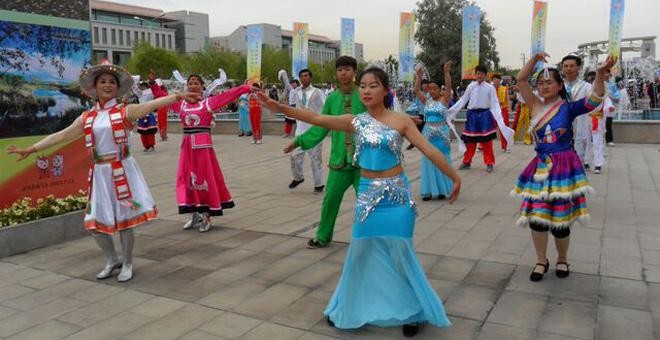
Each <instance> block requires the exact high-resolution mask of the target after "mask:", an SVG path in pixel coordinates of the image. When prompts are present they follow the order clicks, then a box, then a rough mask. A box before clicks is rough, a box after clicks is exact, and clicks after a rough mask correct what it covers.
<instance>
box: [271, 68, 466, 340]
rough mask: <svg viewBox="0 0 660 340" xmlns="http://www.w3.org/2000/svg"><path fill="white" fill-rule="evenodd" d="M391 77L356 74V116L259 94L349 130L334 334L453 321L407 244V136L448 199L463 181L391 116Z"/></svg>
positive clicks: (308, 118)
mask: <svg viewBox="0 0 660 340" xmlns="http://www.w3.org/2000/svg"><path fill="white" fill-rule="evenodd" d="M388 90H389V80H388V78H387V75H386V74H385V72H384V71H383V70H381V69H379V68H369V69H367V70H365V71H364V72H363V73H362V74H361V75H360V98H361V100H362V102H363V103H364V105H365V106H366V107H367V110H368V112H365V113H361V114H359V115H357V116H352V115H350V114H347V115H342V116H327V115H319V114H316V113H314V112H312V111H307V110H301V109H295V108H292V107H289V106H286V105H283V104H280V103H278V102H275V101H273V100H271V99H269V98H268V97H267V96H266V95H265V94H263V93H259V94H258V96H259V98H260V99H261V101H262V102H263V103H264V105H266V106H267V107H268V108H269V109H271V110H274V111H276V112H284V113H285V114H286V115H287V116H289V117H292V118H295V119H298V120H302V121H305V122H308V123H310V124H313V125H319V126H323V127H325V128H328V129H333V130H342V131H348V132H352V133H354V138H355V154H354V158H353V159H354V162H355V163H356V165H357V166H359V167H360V168H361V170H360V175H361V178H360V184H359V188H358V197H357V200H356V207H355V218H354V222H353V236H352V241H351V243H350V245H349V248H348V253H347V255H346V259H345V261H344V268H343V270H342V275H341V278H340V279H339V283H338V284H337V288H336V289H335V292H334V294H333V295H332V298H331V299H330V302H329V303H328V306H327V308H326V310H325V312H324V314H325V315H326V316H327V320H328V323H330V324H331V325H332V326H334V327H337V328H339V329H355V328H360V327H362V326H364V325H367V324H369V325H375V326H380V327H392V326H403V334H404V336H414V335H415V334H417V332H418V329H419V324H420V323H424V322H428V323H430V324H432V325H434V326H437V327H446V326H449V325H451V322H450V321H449V319H448V318H447V315H446V314H445V310H444V307H443V305H442V302H441V301H440V298H439V297H438V295H437V294H436V293H435V291H434V290H433V288H431V285H430V284H429V282H428V280H427V279H426V276H425V274H424V271H423V269H422V266H421V265H420V262H419V260H418V258H417V255H416V253H415V249H414V245H413V234H414V229H415V203H414V202H413V200H412V197H411V194H410V184H409V181H408V178H407V177H406V175H405V173H404V172H403V165H402V153H401V152H402V150H401V145H402V143H403V138H404V137H405V138H406V139H408V140H409V141H410V142H411V143H412V144H413V145H415V146H416V147H417V148H418V149H419V150H420V151H421V152H422V153H424V155H426V156H427V157H428V158H429V159H430V160H431V161H432V162H433V163H434V164H435V165H436V166H437V167H438V168H440V169H441V170H442V171H443V172H444V173H445V174H447V175H448V176H449V177H450V178H451V179H452V181H453V190H452V192H451V193H450V195H449V202H450V203H451V202H453V201H454V200H456V198H457V197H458V193H459V191H460V187H461V180H460V178H459V177H458V174H457V173H456V171H455V170H454V169H453V168H452V167H451V166H450V165H449V163H448V162H447V160H446V159H445V158H444V157H443V156H442V154H441V153H440V151H438V149H436V148H435V147H433V145H431V144H430V143H429V142H428V141H427V140H426V139H425V138H424V137H423V136H422V134H421V133H420V132H419V131H418V130H417V127H416V126H415V124H414V122H413V121H412V120H411V119H410V117H409V116H408V115H406V114H402V113H394V112H392V111H389V110H388V109H387V108H386V106H385V103H386V102H387V96H388Z"/></svg>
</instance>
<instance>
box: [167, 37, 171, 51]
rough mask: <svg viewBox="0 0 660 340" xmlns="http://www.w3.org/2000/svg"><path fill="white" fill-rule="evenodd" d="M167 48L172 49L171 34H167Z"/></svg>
mask: <svg viewBox="0 0 660 340" xmlns="http://www.w3.org/2000/svg"><path fill="white" fill-rule="evenodd" d="M167 48H169V49H170V50H171V49H172V35H171V34H168V35H167Z"/></svg>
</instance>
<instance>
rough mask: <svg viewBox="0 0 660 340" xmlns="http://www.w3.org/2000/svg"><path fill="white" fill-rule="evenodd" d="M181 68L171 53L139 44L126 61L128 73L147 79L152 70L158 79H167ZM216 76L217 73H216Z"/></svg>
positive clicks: (145, 44)
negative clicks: (173, 71)
mask: <svg viewBox="0 0 660 340" xmlns="http://www.w3.org/2000/svg"><path fill="white" fill-rule="evenodd" d="M181 66H183V63H182V60H181V58H180V57H179V56H178V55H177V54H176V53H175V52H172V51H168V50H165V49H162V48H157V47H153V46H151V45H150V44H149V43H141V44H138V45H136V46H135V48H134V49H133V56H132V57H131V59H130V60H129V61H128V67H127V68H128V71H129V72H131V73H132V74H134V75H138V74H139V75H140V77H141V78H142V79H147V77H148V76H149V70H152V69H153V70H154V72H156V74H157V75H158V76H159V77H162V78H168V76H169V75H170V74H172V70H180V69H181ZM216 74H217V72H216Z"/></svg>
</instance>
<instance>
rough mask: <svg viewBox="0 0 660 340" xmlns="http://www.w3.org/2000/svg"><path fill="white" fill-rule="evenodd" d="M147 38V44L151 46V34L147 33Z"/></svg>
mask: <svg viewBox="0 0 660 340" xmlns="http://www.w3.org/2000/svg"><path fill="white" fill-rule="evenodd" d="M147 37H148V39H147V40H149V44H151V32H149V33H147Z"/></svg>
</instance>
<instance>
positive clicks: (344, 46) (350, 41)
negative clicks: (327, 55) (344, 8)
mask: <svg viewBox="0 0 660 340" xmlns="http://www.w3.org/2000/svg"><path fill="white" fill-rule="evenodd" d="M339 53H340V54H341V55H347V56H349V57H354V58H355V19H351V18H341V47H340V52H339Z"/></svg>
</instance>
